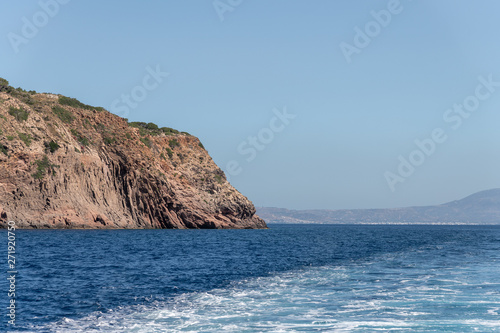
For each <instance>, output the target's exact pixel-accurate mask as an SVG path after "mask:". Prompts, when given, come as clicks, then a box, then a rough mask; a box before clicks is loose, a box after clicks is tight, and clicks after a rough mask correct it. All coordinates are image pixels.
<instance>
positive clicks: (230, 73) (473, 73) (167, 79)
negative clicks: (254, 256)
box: [0, 0, 500, 209]
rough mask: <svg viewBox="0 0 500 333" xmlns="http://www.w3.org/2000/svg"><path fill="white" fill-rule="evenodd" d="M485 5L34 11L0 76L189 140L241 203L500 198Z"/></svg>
mask: <svg viewBox="0 0 500 333" xmlns="http://www.w3.org/2000/svg"><path fill="white" fill-rule="evenodd" d="M499 11H500V2H498V1H495V0H485V1H480V2H474V1H472V0H470V1H464V0H442V1H432V0H421V1H416V0H413V1H411V0H400V1H398V0H383V1H378V0H357V1H351V0H344V1H341V0H339V1H331V0H316V1H314V2H313V1H310V0H286V1H285V0H274V1H268V0H267V1H266V0H252V1H250V0H215V1H213V0H206V1H201V0H197V1H195V0H183V1H171V0H162V1H160V0H150V1H131V0H120V1H118V0H110V1H95V0H86V1H81V0H41V1H32V0H25V1H8V2H5V3H3V4H2V11H1V13H0V35H1V38H0V60H1V61H0V77H3V78H5V79H7V80H9V82H10V84H11V85H12V86H15V87H22V88H24V89H26V90H36V91H38V92H51V93H58V94H63V95H66V96H70V97H75V98H78V99H79V100H81V101H82V102H84V103H86V104H91V105H96V106H103V107H105V108H106V109H107V110H109V111H110V112H113V113H115V114H118V115H120V116H122V117H125V118H128V119H129V120H130V121H144V122H154V123H156V124H158V125H160V126H168V127H173V128H176V129H179V130H181V131H187V132H189V133H191V134H193V135H195V136H197V137H199V138H200V140H201V141H202V142H203V144H204V146H205V147H206V148H207V150H208V151H209V153H210V154H211V156H212V157H213V159H214V161H215V162H216V163H217V164H218V165H219V166H220V167H221V169H222V170H224V171H225V173H226V175H227V177H228V179H229V180H230V182H231V183H232V184H233V185H234V186H235V187H236V188H237V189H238V190H239V191H240V192H242V193H243V194H244V195H246V196H247V197H248V198H249V199H250V200H252V201H253V202H254V204H255V205H256V206H267V207H282V208H289V209H353V208H390V207H404V206H416V205H429V204H440V203H444V202H448V201H452V200H456V199H461V198H463V197H465V196H467V195H469V194H472V193H474V192H477V191H481V190H486V189H491V188H498V187H500V175H499V171H498V170H500V154H499V148H498V142H500V131H499V130H498V128H499V125H500V66H499V65H500V43H499V41H500V37H499V36H500V35H499V34H498V31H500V20H498V12H499Z"/></svg>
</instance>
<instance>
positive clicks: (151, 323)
mask: <svg viewBox="0 0 500 333" xmlns="http://www.w3.org/2000/svg"><path fill="white" fill-rule="evenodd" d="M6 236H7V235H6V232H5V231H2V232H1V233H0V237H1V238H0V239H2V242H3V243H4V245H1V248H0V252H1V254H2V257H3V258H5V257H6V253H5V251H6V245H7V239H6ZM16 245H17V261H18V262H17V269H18V271H19V275H18V281H17V293H18V295H17V296H18V297H17V302H18V313H17V324H18V325H17V326H16V329H15V330H12V328H11V327H8V326H7V325H6V318H7V317H6V316H5V314H4V313H2V322H1V325H0V331H1V332H4V331H6V330H7V329H9V330H11V331H27V332H64V333H66V332H70V333H71V332H374V331H389V330H393V331H397V332H500V278H499V277H500V227H491V226H490V227H486V226H483V227H476V226H339V225H271V229H270V230H123V231H78V230H59V231H17V244H16ZM3 267H4V269H3V271H4V272H5V271H6V270H7V268H6V263H5V264H3ZM3 276H5V273H3ZM7 289H8V286H7V282H6V279H4V278H2V279H1V281H0V290H1V294H2V295H4V296H2V297H0V302H1V303H0V305H1V309H5V308H6V306H7V303H6V300H7V297H6V293H7ZM0 311H2V310H0ZM3 311H4V312H6V310H3Z"/></svg>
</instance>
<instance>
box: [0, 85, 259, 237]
mask: <svg viewBox="0 0 500 333" xmlns="http://www.w3.org/2000/svg"><path fill="white" fill-rule="evenodd" d="M9 220H13V221H15V222H16V225H17V227H19V228H179V229H181V228H266V224H265V222H264V221H263V220H262V219H260V218H259V217H258V216H257V215H255V208H254V206H253V204H252V203H251V202H250V201H249V200H248V199H247V198H246V197H244V196H243V195H242V194H241V193H239V192H238V191H237V190H235V189H234V188H233V187H232V186H231V185H230V184H229V183H228V181H227V180H226V177H225V175H224V173H223V172H222V170H221V169H220V168H219V167H217V165H216V164H215V163H214V162H213V160H212V159H211V157H210V156H209V154H208V153H207V151H206V150H205V149H204V147H203V145H202V144H201V142H200V141H199V140H198V139H197V138H196V137H194V136H191V135H190V134H188V133H180V132H178V131H176V130H173V129H171V128H166V127H162V128H159V127H158V126H157V125H155V124H152V123H148V124H146V123H128V122H127V120H126V119H123V118H120V117H118V116H116V115H113V114H111V113H109V112H107V111H106V110H104V109H103V108H96V107H92V106H89V105H85V104H83V103H81V102H79V101H78V100H76V99H73V98H68V97H64V96H61V95H54V94H38V93H36V92H33V91H31V92H26V91H24V90H22V89H19V88H17V89H14V88H12V87H10V86H9V85H8V82H7V81H5V80H3V79H0V221H1V222H0V226H2V227H5V226H6V221H9Z"/></svg>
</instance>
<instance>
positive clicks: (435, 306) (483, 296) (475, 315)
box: [31, 254, 500, 333]
mask: <svg viewBox="0 0 500 333" xmlns="http://www.w3.org/2000/svg"><path fill="white" fill-rule="evenodd" d="M415 256H417V257H418V254H414V256H413V257H411V258H409V257H407V256H406V257H404V258H402V257H401V256H397V255H396V256H395V255H390V256H383V257H379V258H377V259H376V260H372V261H370V262H366V263H357V264H356V263H354V264H352V265H346V266H341V267H332V266H324V267H315V268H307V269H300V270H295V271H292V272H288V273H279V274H276V275H273V276H268V277H258V278H251V279H247V280H242V281H238V282H233V283H231V284H230V285H228V286H227V287H225V288H217V289H212V290H210V291H205V292H194V293H186V294H181V295H178V296H176V297H173V298H171V299H168V300H165V301H152V303H151V304H148V305H141V306H138V305H135V306H127V307H121V308H117V309H110V310H108V311H105V312H94V313H92V314H90V315H86V316H85V317H83V318H79V319H69V318H64V319H63V320H60V321H58V322H54V323H50V324H48V325H44V326H41V327H40V326H39V327H32V328H31V329H33V330H35V331H36V332H44V331H47V332H54V333H72V332H95V333H97V332H138V333H139V332H141V333H142V332H148V333H150V332H172V333H176V332H193V333H194V332H196V333H197V332H373V331H378V330H380V331H408V332H412V331H419V332H421V331H444V330H449V331H460V332H468V331H471V332H472V331H481V332H494V331H499V330H500V322H499V321H498V318H497V317H498V309H499V308H500V292H499V286H500V284H498V283H495V281H489V283H488V284H485V282H488V281H484V280H483V279H482V278H483V277H484V276H492V275H491V273H492V272H493V271H496V272H497V271H498V263H496V266H495V265H493V266H492V265H486V266H481V265H468V266H463V267H460V268H458V267H455V269H444V270H443V269H436V268H433V267H434V266H435V263H432V262H423V261H421V262H420V264H419V265H412V267H411V268H408V266H407V265H400V267H399V268H397V265H395V261H396V262H400V261H402V260H403V259H404V260H409V259H411V260H409V261H410V262H415V261H417V259H418V258H417V257H415ZM388 267H391V268H390V269H389V268H388ZM486 292H490V293H489V294H487V293H486Z"/></svg>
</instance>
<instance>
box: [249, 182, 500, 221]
mask: <svg viewBox="0 0 500 333" xmlns="http://www.w3.org/2000/svg"><path fill="white" fill-rule="evenodd" d="M257 213H258V214H259V216H260V217H262V218H263V219H264V220H265V221H266V222H268V223H322V224H326V223H340V224H374V223H381V224H396V223H403V224H418V223H421V224H500V189H492V190H487V191H482V192H478V193H475V194H472V195H470V196H468V197H466V198H464V199H461V200H455V201H452V202H448V203H445V204H442V205H437V206H421V207H406V208H393V209H351V210H349V209H340V210H288V209H283V208H265V207H260V208H257Z"/></svg>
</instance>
